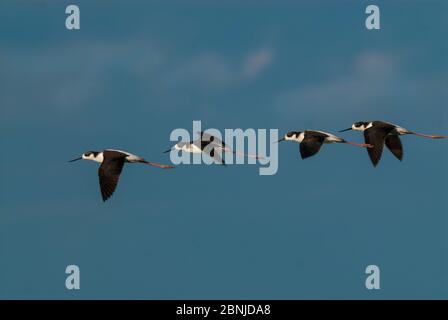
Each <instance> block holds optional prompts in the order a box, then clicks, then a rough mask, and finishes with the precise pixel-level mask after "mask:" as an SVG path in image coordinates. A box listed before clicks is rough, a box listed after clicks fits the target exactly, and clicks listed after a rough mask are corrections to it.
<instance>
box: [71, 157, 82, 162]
mask: <svg viewBox="0 0 448 320" xmlns="http://www.w3.org/2000/svg"><path fill="white" fill-rule="evenodd" d="M81 159H82V157H79V158H76V159H73V160H70V161H69V162H75V161H78V160H81Z"/></svg>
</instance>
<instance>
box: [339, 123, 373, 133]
mask: <svg viewBox="0 0 448 320" xmlns="http://www.w3.org/2000/svg"><path fill="white" fill-rule="evenodd" d="M370 127H371V123H370V122H365V121H359V122H355V123H353V124H352V126H351V127H350V128H347V129H344V130H340V131H339V132H344V131H348V130H355V131H364V130H366V129H369V128H370Z"/></svg>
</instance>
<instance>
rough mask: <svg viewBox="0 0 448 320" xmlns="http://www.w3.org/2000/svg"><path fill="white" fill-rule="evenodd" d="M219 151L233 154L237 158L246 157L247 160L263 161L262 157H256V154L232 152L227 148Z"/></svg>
mask: <svg viewBox="0 0 448 320" xmlns="http://www.w3.org/2000/svg"><path fill="white" fill-rule="evenodd" d="M221 149H222V150H223V151H224V152H228V153H233V154H236V155H237V156H241V157H248V158H254V159H264V157H262V156H259V155H256V154H250V153H244V152H238V151H233V150H232V149H229V148H221Z"/></svg>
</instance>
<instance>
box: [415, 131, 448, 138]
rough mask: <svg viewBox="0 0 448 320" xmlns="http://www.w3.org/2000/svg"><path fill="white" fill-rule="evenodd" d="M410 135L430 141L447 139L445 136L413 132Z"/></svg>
mask: <svg viewBox="0 0 448 320" xmlns="http://www.w3.org/2000/svg"><path fill="white" fill-rule="evenodd" d="M409 133H410V134H415V135H416V136H419V137H425V138H430V139H444V138H448V137H445V136H431V135H429V134H423V133H418V132H414V131H410V132H409Z"/></svg>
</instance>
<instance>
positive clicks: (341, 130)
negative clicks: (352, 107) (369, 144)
mask: <svg viewBox="0 0 448 320" xmlns="http://www.w3.org/2000/svg"><path fill="white" fill-rule="evenodd" d="M348 130H352V128H351V127H350V128H347V129H344V130H339V132H344V131H348Z"/></svg>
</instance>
